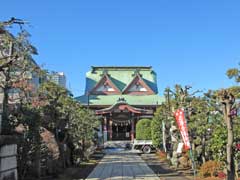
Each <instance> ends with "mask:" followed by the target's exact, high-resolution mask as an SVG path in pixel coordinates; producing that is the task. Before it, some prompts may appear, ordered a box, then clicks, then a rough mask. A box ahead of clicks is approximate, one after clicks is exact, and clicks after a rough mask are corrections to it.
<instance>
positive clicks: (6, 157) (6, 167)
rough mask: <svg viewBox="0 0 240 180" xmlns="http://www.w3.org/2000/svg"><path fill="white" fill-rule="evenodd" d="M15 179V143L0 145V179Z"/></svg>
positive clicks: (16, 175)
mask: <svg viewBox="0 0 240 180" xmlns="http://www.w3.org/2000/svg"><path fill="white" fill-rule="evenodd" d="M4 179H11V180H17V179H18V174H17V145H16V144H9V145H3V146H1V145H0V180H4Z"/></svg>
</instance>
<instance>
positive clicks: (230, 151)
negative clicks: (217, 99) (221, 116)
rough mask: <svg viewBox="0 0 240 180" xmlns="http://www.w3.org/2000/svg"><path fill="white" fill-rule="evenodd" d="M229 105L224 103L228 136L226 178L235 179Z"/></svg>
mask: <svg viewBox="0 0 240 180" xmlns="http://www.w3.org/2000/svg"><path fill="white" fill-rule="evenodd" d="M230 111H231V107H230V105H229V104H227V105H226V114H225V120H226V123H227V130H228V137H227V179H228V180H234V179H235V166H234V158H233V139H234V137H233V122H232V118H231V116H230Z"/></svg>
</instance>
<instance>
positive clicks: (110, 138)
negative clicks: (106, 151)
mask: <svg viewBox="0 0 240 180" xmlns="http://www.w3.org/2000/svg"><path fill="white" fill-rule="evenodd" d="M112 133H113V132H112V119H110V120H109V140H112Z"/></svg>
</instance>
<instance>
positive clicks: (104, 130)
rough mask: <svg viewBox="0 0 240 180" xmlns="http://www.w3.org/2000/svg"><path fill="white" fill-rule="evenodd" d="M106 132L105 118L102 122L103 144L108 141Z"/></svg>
mask: <svg viewBox="0 0 240 180" xmlns="http://www.w3.org/2000/svg"><path fill="white" fill-rule="evenodd" d="M107 132H108V130H107V117H106V116H105V117H104V120H103V141H104V143H105V142H106V141H107V140H108V139H107V135H108V134H107Z"/></svg>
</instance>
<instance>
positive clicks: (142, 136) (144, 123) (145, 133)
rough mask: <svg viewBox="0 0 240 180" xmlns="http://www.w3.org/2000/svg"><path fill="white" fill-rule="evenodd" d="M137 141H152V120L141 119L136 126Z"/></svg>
mask: <svg viewBox="0 0 240 180" xmlns="http://www.w3.org/2000/svg"><path fill="white" fill-rule="evenodd" d="M136 139H137V140H151V139H152V134H151V120H150V119H141V120H140V121H138V123H137V125H136Z"/></svg>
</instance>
